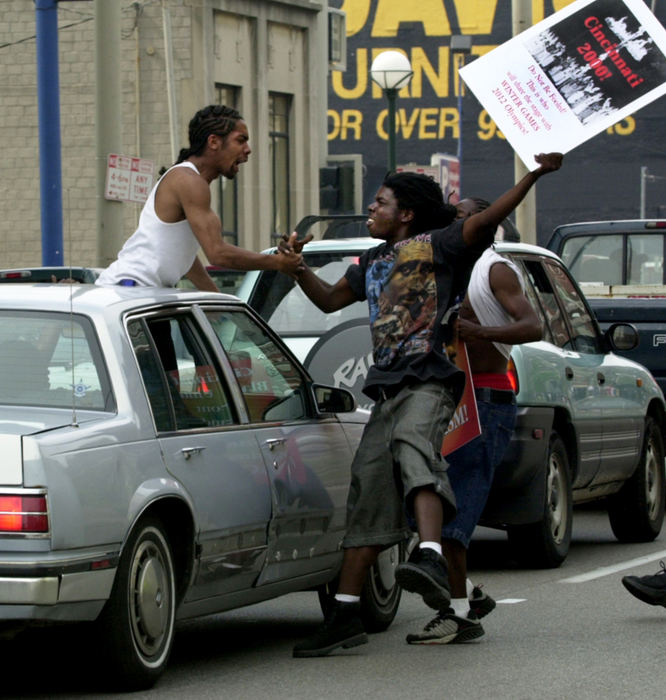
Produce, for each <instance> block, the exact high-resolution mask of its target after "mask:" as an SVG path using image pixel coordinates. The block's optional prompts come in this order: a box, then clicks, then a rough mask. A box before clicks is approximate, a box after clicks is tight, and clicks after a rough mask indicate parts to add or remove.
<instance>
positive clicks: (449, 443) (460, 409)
mask: <svg viewBox="0 0 666 700" xmlns="http://www.w3.org/2000/svg"><path fill="white" fill-rule="evenodd" d="M456 366H457V367H458V368H459V369H461V370H462V371H463V372H464V373H465V390H464V391H463V395H462V397H461V398H460V401H459V402H458V405H457V406H456V410H455V411H454V412H453V417H452V418H451V421H450V422H449V427H448V428H447V429H446V433H445V435H444V440H443V441H442V456H443V457H446V455H448V454H451V452H453V451H455V450H457V449H458V448H459V447H462V446H463V445H466V444H467V443H468V442H469V441H470V440H473V439H474V438H475V437H477V435H481V424H480V423H479V413H478V411H477V408H476V396H475V395H474V384H473V383H472V372H471V370H470V368H469V359H468V357H467V347H466V345H465V343H463V342H462V341H461V340H458V341H457V345H456Z"/></svg>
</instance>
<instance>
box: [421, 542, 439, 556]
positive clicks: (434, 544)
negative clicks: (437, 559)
mask: <svg viewBox="0 0 666 700" xmlns="http://www.w3.org/2000/svg"><path fill="white" fill-rule="evenodd" d="M419 549H434V550H435V551H436V552H437V554H439V555H441V554H442V545H441V544H440V543H439V542H419Z"/></svg>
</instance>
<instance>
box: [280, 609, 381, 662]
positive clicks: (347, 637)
mask: <svg viewBox="0 0 666 700" xmlns="http://www.w3.org/2000/svg"><path fill="white" fill-rule="evenodd" d="M367 643H368V635H367V634H366V633H365V629H364V628H363V623H362V622H361V605H360V603H341V602H340V601H338V600H334V601H333V604H332V605H331V609H330V610H329V612H328V614H327V615H326V619H325V620H324V624H323V625H322V626H321V627H320V628H319V629H318V630H317V631H316V632H315V633H314V634H313V635H312V636H311V637H308V638H307V639H304V640H303V641H302V642H300V643H298V644H297V645H296V646H295V647H294V650H293V655H294V656H295V657H296V658H305V657H310V656H326V654H330V653H331V652H332V651H333V650H334V649H337V648H339V647H342V648H343V649H349V648H350V647H356V646H359V645H360V644H367Z"/></svg>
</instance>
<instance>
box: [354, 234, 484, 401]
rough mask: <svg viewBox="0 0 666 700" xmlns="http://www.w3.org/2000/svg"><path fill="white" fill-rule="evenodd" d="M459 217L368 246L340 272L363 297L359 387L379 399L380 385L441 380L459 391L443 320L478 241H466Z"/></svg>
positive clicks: (459, 289)
mask: <svg viewBox="0 0 666 700" xmlns="http://www.w3.org/2000/svg"><path fill="white" fill-rule="evenodd" d="M462 227H463V222H462V221H455V222H453V223H452V224H451V225H450V226H447V227H446V228H444V229H438V230H435V231H428V232H426V233H420V234H417V235H416V236H412V237H411V238H407V239H405V240H403V241H399V242H398V243H396V244H395V245H389V244H388V243H382V244H380V245H378V246H376V247H375V248H370V249H369V250H366V251H365V252H364V253H363V254H362V255H361V257H360V259H359V262H358V264H356V265H350V267H349V268H348V269H347V272H346V273H345V277H346V279H347V281H348V282H349V285H350V286H351V288H352V291H353V292H354V294H355V295H356V297H357V298H358V299H359V300H363V299H367V301H368V307H369V312H370V330H371V332H372V346H373V357H374V365H373V366H372V367H371V368H370V370H369V372H368V376H367V378H366V381H365V386H364V388H363V392H364V393H365V394H367V395H368V396H370V398H372V399H375V400H377V399H378V398H379V392H380V389H381V388H382V387H388V386H395V385H402V384H406V383H409V382H411V381H419V382H424V381H428V380H429V379H445V380H447V382H449V383H450V384H451V387H452V389H453V391H454V393H455V395H456V397H459V395H460V393H461V392H462V389H463V386H464V381H465V380H464V375H463V373H462V372H461V371H460V370H459V369H458V368H457V367H456V366H455V365H454V364H452V363H451V362H450V361H449V359H448V358H447V356H446V349H445V347H444V337H445V329H444V328H443V327H442V324H441V321H442V318H443V316H444V314H445V313H446V311H447V310H448V309H449V307H450V306H451V305H452V304H453V303H454V301H455V300H456V298H457V297H458V296H460V295H462V294H463V293H464V292H465V290H466V288H467V284H468V283H469V277H470V274H471V271H472V267H473V266H474V263H475V262H476V260H477V259H478V258H479V256H480V255H481V253H482V252H483V250H484V246H481V247H470V246H467V245H465V243H464V241H463V237H462Z"/></svg>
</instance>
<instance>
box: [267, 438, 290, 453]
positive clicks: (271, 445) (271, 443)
mask: <svg viewBox="0 0 666 700" xmlns="http://www.w3.org/2000/svg"><path fill="white" fill-rule="evenodd" d="M285 442H287V438H270V439H269V440H266V444H267V445H268V449H269V450H274V449H275V448H276V447H277V446H278V445H284V443H285Z"/></svg>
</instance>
